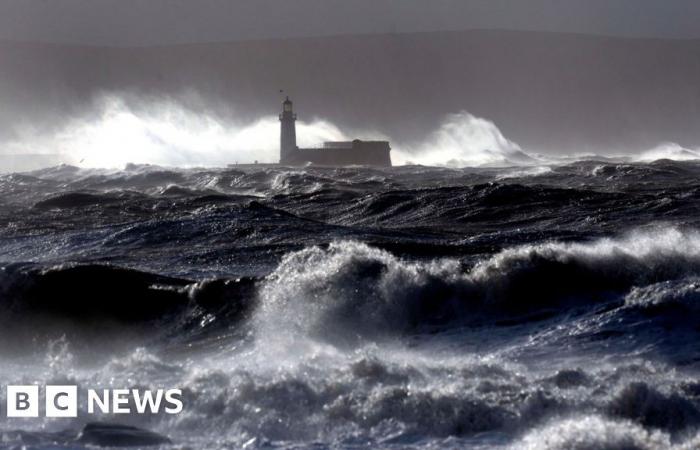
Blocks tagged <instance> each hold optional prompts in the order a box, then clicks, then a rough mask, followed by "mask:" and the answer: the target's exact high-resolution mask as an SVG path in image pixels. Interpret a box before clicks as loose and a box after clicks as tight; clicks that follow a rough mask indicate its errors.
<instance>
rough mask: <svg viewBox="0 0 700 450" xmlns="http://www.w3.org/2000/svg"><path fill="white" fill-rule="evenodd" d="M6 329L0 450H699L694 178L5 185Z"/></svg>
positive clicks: (151, 177)
mask: <svg viewBox="0 0 700 450" xmlns="http://www.w3.org/2000/svg"><path fill="white" fill-rule="evenodd" d="M0 308H2V310H1V313H0V333H1V334H2V336H1V337H0V361H2V364H0V386H2V390H1V391H0V448H3V449H5V448H6V449H10V448H13V449H14V448H17V449H19V448H22V449H83V448H88V447H90V446H94V445H100V446H103V447H111V446H113V447H118V446H121V445H122V444H124V442H123V441H120V440H119V439H118V437H119V436H116V435H111V434H110V433H109V431H107V432H105V433H104V434H103V435H102V437H103V439H101V440H100V439H98V440H96V441H92V443H90V442H88V441H86V440H85V439H81V436H84V434H85V432H86V428H85V427H86V425H87V424H92V425H91V426H93V427H94V426H95V425H94V424H95V423H97V424H107V425H114V424H119V425H123V426H131V427H136V428H134V429H133V430H134V431H133V433H135V434H138V432H139V431H136V430H144V431H143V432H144V433H146V432H151V433H157V434H158V435H159V436H164V437H167V438H168V439H170V441H171V443H166V444H160V447H162V448H174V449H204V448H206V449H242V448H245V449H326V448H335V449H424V448H425V449H442V448H445V449H463V448H473V449H538V450H539V449H544V450H546V449H574V450H604V449H610V450H613V449H615V450H618V449H627V450H633V449H634V450H637V449H639V450H643V449H694V448H700V320H699V316H698V314H700V162H698V161H674V160H669V159H662V160H657V161H652V162H634V161H631V160H613V159H607V158H602V157H601V158H582V159H580V160H575V159H571V160H567V161H559V162H558V163H556V164H545V165H534V166H513V167H499V168H495V167H491V168H490V167H481V168H445V167H443V168H437V167H425V166H417V165H413V166H411V165H406V166H400V167H393V168H385V169H377V168H367V167H347V168H321V167H297V168H289V167H280V166H273V165H257V166H256V165H247V166H243V165H240V166H229V167H222V168H187V169H183V168H179V169H178V168H167V167H160V166H153V165H136V164H129V165H126V166H125V167H123V168H121V169H87V168H79V167H75V166H70V165H59V166H55V167H51V168H46V169H41V170H36V171H32V172H22V173H6V174H3V175H0ZM7 385H39V386H41V387H42V389H43V386H45V385H77V386H78V389H79V391H78V392H79V395H83V396H84V393H85V392H86V390H88V389H121V388H126V389H142V390H148V389H150V390H156V389H180V390H181V391H182V399H183V405H184V408H183V411H182V412H181V413H179V414H168V413H165V412H160V413H158V414H139V413H136V412H133V413H131V414H89V413H88V412H87V411H86V410H85V402H84V401H83V400H84V398H81V402H80V403H79V414H78V417H77V418H47V417H39V418H34V419H27V418H9V417H7V416H6V414H5V400H6V392H5V389H4V387H5V386H7ZM129 430H131V429H129ZM146 430H147V431H146ZM110 436H112V437H110ZM131 442H136V444H133V445H135V446H136V447H141V446H142V445H145V444H146V442H142V443H141V444H138V442H139V441H138V436H137V438H136V440H135V441H131ZM90 448H93V447H90Z"/></svg>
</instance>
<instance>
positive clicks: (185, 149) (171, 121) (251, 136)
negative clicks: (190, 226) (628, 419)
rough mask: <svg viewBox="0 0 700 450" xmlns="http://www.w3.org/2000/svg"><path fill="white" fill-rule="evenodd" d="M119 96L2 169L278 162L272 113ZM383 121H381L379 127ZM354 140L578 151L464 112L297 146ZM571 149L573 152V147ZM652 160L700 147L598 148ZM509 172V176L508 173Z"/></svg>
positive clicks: (464, 159) (488, 158) (318, 128)
mask: <svg viewBox="0 0 700 450" xmlns="http://www.w3.org/2000/svg"><path fill="white" fill-rule="evenodd" d="M130 102H133V99H130V101H129V102H127V101H126V100H125V99H124V98H122V97H120V96H119V95H102V96H100V97H98V98H97V99H96V100H95V102H94V103H95V105H94V108H93V111H94V112H93V113H91V114H86V115H83V116H81V117H75V118H73V119H72V120H70V121H69V122H68V125H66V126H63V127H61V128H59V129H58V130H44V131H40V130H35V129H32V128H31V127H24V128H22V129H20V130H17V132H16V133H15V134H17V135H19V136H20V138H18V139H14V140H10V141H4V142H0V157H1V158H3V162H4V167H5V170H4V171H5V172H8V171H17V170H27V169H30V168H39V167H47V166H51V165H56V164H59V163H65V164H71V165H77V166H80V167H90V168H111V169H114V168H123V167H124V166H125V165H127V164H130V163H133V164H154V165H160V166H167V167H217V166H218V167H221V166H225V165H227V164H236V163H241V164H249V163H254V162H255V161H257V162H259V163H276V162H277V161H278V160H279V121H278V119H277V117H275V116H269V117H261V118H260V119H258V120H256V121H254V122H249V123H237V122H234V121H232V120H231V119H224V118H222V117H218V116H215V115H210V114H206V113H201V112H197V111H195V110H192V109H188V108H187V107H185V106H183V105H182V104H180V103H177V102H175V101H167V100H161V101H158V102H154V103H151V104H149V105H148V107H146V108H135V107H134V106H132V104H131V103H130ZM374 125H376V126H378V125H379V124H374ZM355 137H361V138H364V139H383V140H389V141H391V145H392V147H393V148H392V162H393V163H394V165H411V164H418V165H424V166H440V167H452V168H462V167H508V166H531V167H532V168H531V169H527V170H530V171H533V170H534V171H537V170H540V171H541V170H545V167H546V166H547V165H552V164H559V163H561V162H562V161H563V162H567V161H571V160H575V159H577V157H575V156H570V155H572V154H576V153H577V152H576V151H575V150H576V149H562V152H561V155H557V154H549V155H543V154H540V153H537V151H536V150H537V149H523V148H522V147H521V146H520V145H518V143H516V142H513V141H512V140H510V139H508V138H507V137H506V136H505V135H504V134H503V132H502V131H501V130H500V129H499V128H498V126H497V125H496V124H495V123H493V122H492V121H489V120H487V119H484V118H480V117H477V116H475V115H473V114H471V113H469V112H467V111H461V112H458V113H454V114H448V115H446V116H445V117H444V118H443V119H442V122H441V124H440V126H439V127H438V128H437V129H436V130H435V131H434V132H432V133H431V134H429V135H427V136H426V137H425V139H424V140H423V141H421V142H402V141H400V140H394V139H393V138H392V137H391V136H386V135H383V134H382V133H381V132H379V131H362V130H342V127H341V126H339V125H338V124H333V123H331V122H329V121H326V120H323V119H312V120H311V121H304V120H300V121H298V122H297V138H298V145H299V146H300V147H315V146H321V145H322V143H323V142H324V141H337V140H349V139H353V138H355ZM572 150H573V151H572ZM599 156H602V157H606V158H616V159H618V160H620V161H639V162H649V161H654V160H657V159H672V160H679V161H685V160H694V159H699V158H700V150H698V149H691V148H684V147H682V146H680V145H679V144H676V143H672V142H669V143H661V144H659V145H658V146H656V147H654V148H652V149H648V150H643V149H640V151H639V152H638V153H637V154H631V155H621V154H615V153H614V152H601V154H600V155H590V154H589V155H582V156H581V157H579V158H578V159H595V158H596V157H599ZM505 176H507V175H505Z"/></svg>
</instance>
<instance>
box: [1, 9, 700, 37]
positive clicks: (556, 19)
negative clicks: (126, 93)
mask: <svg viewBox="0 0 700 450" xmlns="http://www.w3.org/2000/svg"><path fill="white" fill-rule="evenodd" d="M698 23H700V1H698V0H352V1H348V0H0V39H5V40H15V41H17V40H19V41H42V42H55V43H78V44H87V45H108V46H153V45H168V44H179V43H197V42H220V41H235V40H251V39H266V38H284V37H303V36H325V35H335V34H355V33H398V32H414V31H439V30H465V29H508V30H535V31H557V32H573V33H585V34H602V35H615V36H626V37H656V38H681V39H687V38H700V26H698Z"/></svg>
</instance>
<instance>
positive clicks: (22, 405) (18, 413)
mask: <svg viewBox="0 0 700 450" xmlns="http://www.w3.org/2000/svg"><path fill="white" fill-rule="evenodd" d="M45 394H46V395H45V402H44V408H45V409H44V413H45V416H46V417H78V388H77V386H46V389H45ZM39 402H40V398H39V386H29V385H28V386H7V417H39Z"/></svg>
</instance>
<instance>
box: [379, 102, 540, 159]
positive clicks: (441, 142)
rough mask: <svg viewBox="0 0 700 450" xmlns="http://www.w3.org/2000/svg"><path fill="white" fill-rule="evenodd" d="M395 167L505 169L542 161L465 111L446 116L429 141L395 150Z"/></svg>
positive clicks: (494, 127) (487, 122)
mask: <svg viewBox="0 0 700 450" xmlns="http://www.w3.org/2000/svg"><path fill="white" fill-rule="evenodd" d="M392 160H393V161H394V162H395V164H399V165H404V164H420V165H425V166H446V167H483V166H490V167H502V166H519V165H531V164H537V163H538V162H540V161H539V160H538V159H537V158H535V157H534V156H532V155H529V154H527V153H525V152H524V151H523V150H522V148H520V146H519V145H518V144H516V143H515V142H513V141H511V140H509V139H507V138H506V137H505V136H504V135H503V133H501V131H500V130H499V129H498V127H497V126H496V125H495V124H494V123H493V122H491V121H489V120H486V119H482V118H480V117H476V116H474V115H472V114H470V113H468V112H466V111H461V112H459V113H456V114H451V115H449V116H447V118H446V119H445V120H444V122H443V123H442V125H440V128H439V129H438V130H437V131H435V132H434V133H433V134H432V135H431V136H430V137H429V138H428V139H427V140H426V142H424V143H422V144H420V145H419V146H418V147H417V148H414V149H410V150H408V151H405V150H404V151H401V150H399V151H396V152H395V155H394V156H392Z"/></svg>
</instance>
